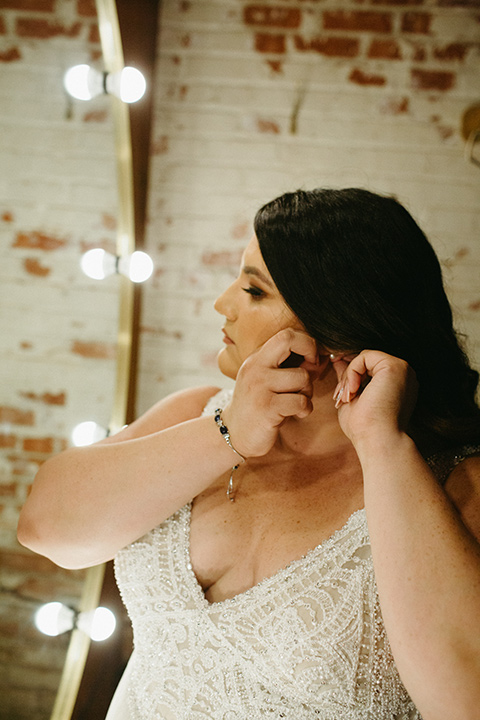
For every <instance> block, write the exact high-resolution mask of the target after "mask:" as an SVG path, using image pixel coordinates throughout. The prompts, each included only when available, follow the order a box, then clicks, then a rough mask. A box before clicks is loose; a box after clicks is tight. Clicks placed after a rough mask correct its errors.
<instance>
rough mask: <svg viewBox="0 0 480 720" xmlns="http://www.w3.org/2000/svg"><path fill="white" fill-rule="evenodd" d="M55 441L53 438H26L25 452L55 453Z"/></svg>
mask: <svg viewBox="0 0 480 720" xmlns="http://www.w3.org/2000/svg"><path fill="white" fill-rule="evenodd" d="M53 448H54V441H53V438H51V437H46V438H24V440H23V449H24V450H25V452H35V453H47V454H49V455H51V454H52V453H53Z"/></svg>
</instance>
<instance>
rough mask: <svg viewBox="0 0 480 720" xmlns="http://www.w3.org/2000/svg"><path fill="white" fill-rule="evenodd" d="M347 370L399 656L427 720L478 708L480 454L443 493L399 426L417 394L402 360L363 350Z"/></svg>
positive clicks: (464, 715)
mask: <svg viewBox="0 0 480 720" xmlns="http://www.w3.org/2000/svg"><path fill="white" fill-rule="evenodd" d="M367 375H368V376H370V377H371V381H370V383H369V384H368V385H367V387H366V388H365V390H364V391H363V392H362V393H361V394H360V395H357V394H356V393H357V390H358V388H359V379H360V378H364V377H366V376H367ZM346 377H347V378H348V382H347V385H346V386H345V390H344V393H345V395H346V397H345V398H344V399H345V400H347V401H348V400H349V398H348V392H349V391H350V402H346V403H345V404H343V405H342V406H341V407H340V410H339V420H340V423H341V425H342V427H343V428H344V431H345V432H346V433H347V434H348V435H349V437H350V438H351V439H352V442H353V444H354V446H355V449H356V451H357V454H358V457H359V459H360V462H361V464H362V469H363V474H364V492H365V508H366V513H367V520H368V527H369V533H370V538H371V544H372V555H373V561H374V567H375V576H376V580H377V585H378V591H379V596H380V604H381V608H382V615H383V619H384V622H385V627H386V630H387V634H388V638H389V641H390V644H391V647H392V652H393V655H394V657H395V662H396V664H397V667H398V669H399V672H400V675H401V677H402V680H403V682H404V683H405V686H406V687H407V689H408V690H409V692H410V694H411V696H412V698H413V700H414V702H415V703H416V705H417V706H418V708H419V710H420V712H421V714H422V717H424V718H425V720H451V718H455V719H456V720H473V718H476V717H480V716H479V708H480V548H479V544H478V538H480V522H479V518H480V459H478V458H471V459H469V460H466V461H464V463H462V464H461V465H460V466H458V467H457V468H456V469H455V470H454V472H453V473H452V475H451V476H450V479H449V482H448V485H447V489H448V492H449V494H450V497H449V496H448V495H447V493H446V492H444V490H443V489H442V488H441V487H440V486H439V484H438V482H437V480H436V478H435V477H434V475H433V474H432V472H431V471H430V469H429V467H428V465H427V464H426V463H425V461H424V460H423V458H422V456H421V455H420V453H419V452H418V450H417V448H416V446H415V444H414V443H413V441H412V440H411V439H410V437H409V436H408V435H407V434H406V432H405V430H404V428H405V423H406V421H407V420H408V415H409V412H410V410H411V408H412V406H413V398H414V395H415V393H414V385H415V381H414V379H413V378H412V374H411V371H409V369H408V367H407V366H406V365H405V363H403V362H402V361H399V360H397V359H395V358H391V357H389V356H387V355H384V354H383V353H373V352H372V353H362V354H361V355H360V356H358V358H355V360H354V361H353V362H352V363H350V366H349V368H348V370H347V371H346ZM412 388H413V389H412ZM466 479H468V488H469V490H468V493H465V490H463V491H462V490H461V488H462V487H463V488H465V487H466V486H465V480H466ZM452 500H453V502H452Z"/></svg>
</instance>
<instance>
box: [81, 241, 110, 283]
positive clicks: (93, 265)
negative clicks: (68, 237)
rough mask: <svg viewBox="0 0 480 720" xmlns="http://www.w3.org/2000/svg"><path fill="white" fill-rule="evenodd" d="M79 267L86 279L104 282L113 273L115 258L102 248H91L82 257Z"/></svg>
mask: <svg viewBox="0 0 480 720" xmlns="http://www.w3.org/2000/svg"><path fill="white" fill-rule="evenodd" d="M80 266H81V268H82V270H83V272H84V273H85V275H87V277H89V278H92V279H93V280H104V279H105V278H106V277H107V276H108V275H112V274H113V273H114V272H115V257H114V255H112V254H111V253H107V252H106V251H105V250H103V248H93V249H92V250H88V251H87V252H86V253H84V254H83V255H82V257H81V260H80Z"/></svg>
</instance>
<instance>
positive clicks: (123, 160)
mask: <svg viewBox="0 0 480 720" xmlns="http://www.w3.org/2000/svg"><path fill="white" fill-rule="evenodd" d="M95 3H96V8H97V16H98V25H99V31H100V43H101V47H102V55H103V63H104V69H105V71H106V72H108V73H110V72H117V71H120V70H121V69H122V68H123V66H124V59H123V48H122V41H121V36H120V25H119V21H118V13H117V7H116V3H115V0H95ZM110 98H111V103H112V115H113V126H114V141H115V157H116V172H117V186H118V210H117V240H116V252H117V255H118V256H120V257H121V256H125V255H130V254H131V253H133V252H134V250H135V213H134V194H133V165H132V146H131V133H130V115H129V110H128V107H127V106H126V105H125V103H123V102H122V101H121V100H119V99H118V98H117V97H115V96H113V95H112V96H110ZM118 281H119V318H118V331H117V354H116V379H115V390H114V399H113V407H112V412H111V415H110V423H109V432H110V434H112V435H113V434H114V433H116V432H118V430H120V429H121V428H122V427H123V425H124V424H125V422H126V417H127V405H128V397H129V385H130V372H131V363H132V347H133V317H134V287H133V283H132V281H131V280H130V279H129V278H127V277H124V276H123V275H119V276H118ZM104 575H105V565H103V564H102V565H96V566H95V567H91V568H89V569H88V570H87V572H86V577H85V584H84V587H83V592H82V596H81V598H80V603H79V607H78V610H79V612H88V611H91V610H94V609H95V608H96V607H97V606H98V602H99V598H100V593H101V590H102V584H103V579H104ZM90 643H91V640H90V638H89V637H88V635H86V634H85V633H84V632H83V631H82V630H79V629H78V628H75V629H74V630H73V631H72V634H71V637H70V643H69V646H68V651H67V655H66V658H65V664H64V666H63V672H62V676H61V678H60V684H59V687H58V691H57V695H56V698H55V703H54V706H53V710H52V714H51V716H50V717H51V720H69V718H71V716H72V713H73V709H74V706H75V702H76V699H77V695H78V690H79V687H80V683H81V680H82V675H83V672H84V669H85V663H86V660H87V655H88V650H89V648H90Z"/></svg>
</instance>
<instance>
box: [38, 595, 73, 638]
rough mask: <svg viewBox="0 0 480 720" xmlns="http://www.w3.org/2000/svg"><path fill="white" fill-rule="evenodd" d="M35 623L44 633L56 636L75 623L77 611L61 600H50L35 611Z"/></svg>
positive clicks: (69, 628)
mask: <svg viewBox="0 0 480 720" xmlns="http://www.w3.org/2000/svg"><path fill="white" fill-rule="evenodd" d="M35 625H36V627H37V629H38V630H40V632H42V633H43V634H44V635H50V636H51V637H55V636H56V635H61V634H62V633H64V632H67V631H68V630H71V629H72V628H73V627H74V625H75V612H74V611H73V610H72V609H71V608H69V607H67V606H66V605H64V604H63V603H61V602H49V603H46V605H42V607H40V608H39V609H38V610H37V612H36V613H35Z"/></svg>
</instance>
